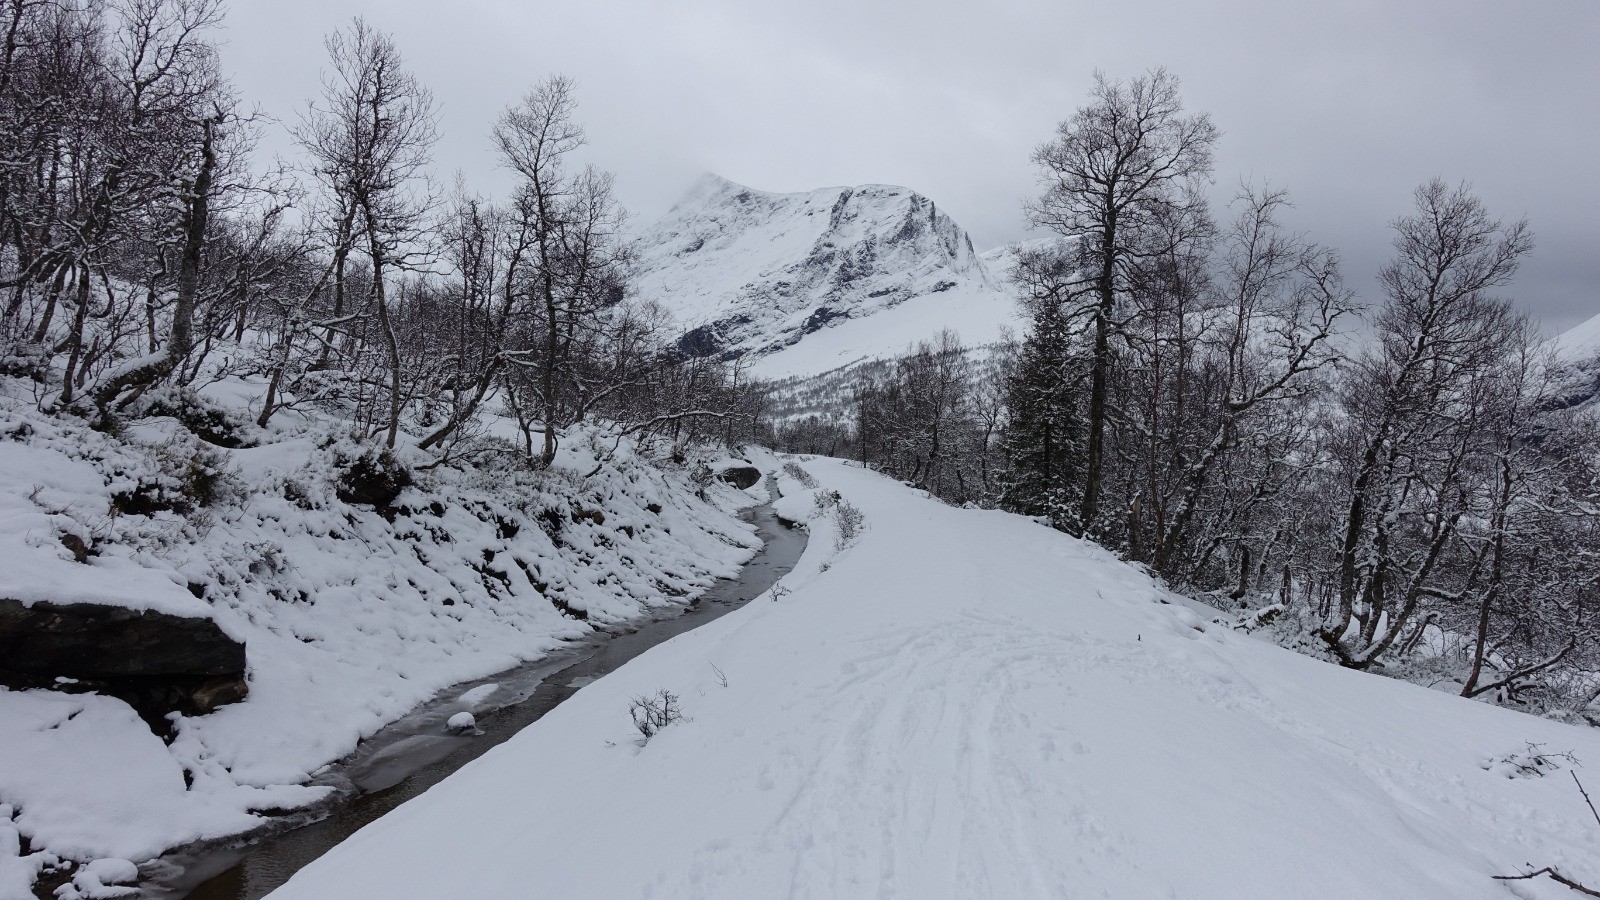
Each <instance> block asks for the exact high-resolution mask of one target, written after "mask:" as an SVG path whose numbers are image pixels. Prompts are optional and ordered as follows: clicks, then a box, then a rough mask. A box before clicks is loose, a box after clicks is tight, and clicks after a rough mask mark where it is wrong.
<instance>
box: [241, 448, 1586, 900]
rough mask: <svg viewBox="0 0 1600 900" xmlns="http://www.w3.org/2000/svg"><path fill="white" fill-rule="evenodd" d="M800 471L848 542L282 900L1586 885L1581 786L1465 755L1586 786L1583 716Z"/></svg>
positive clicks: (1046, 542) (1002, 520)
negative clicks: (843, 502)
mask: <svg viewBox="0 0 1600 900" xmlns="http://www.w3.org/2000/svg"><path fill="white" fill-rule="evenodd" d="M806 466H807V468H808V469H810V470H811V471H812V472H813V473H814V474H815V475H817V476H818V477H819V478H821V479H822V481H823V482H824V483H825V484H826V485H827V486H829V487H834V488H837V489H838V490H839V491H840V492H841V493H842V494H843V495H844V496H845V497H846V498H848V499H849V500H850V501H851V502H853V503H854V504H855V505H856V506H858V507H859V508H860V509H861V510H862V511H863V512H864V513H865V514H866V517H867V521H868V525H869V527H868V530H867V532H866V533H865V535H864V536H863V537H862V538H861V539H860V540H859V541H858V542H857V543H856V545H855V546H852V547H849V548H847V549H845V550H844V551H843V552H842V553H839V554H837V555H835V553H834V550H833V546H834V542H833V540H832V537H831V533H829V532H830V529H831V527H832V526H831V525H830V524H829V523H828V522H826V521H818V522H815V523H814V528H815V529H816V534H815V536H814V538H813V540H812V542H811V545H810V547H809V548H808V550H807V555H806V557H805V558H804V559H803V560H802V562H801V564H800V566H799V567H798V568H797V569H796V570H795V572H794V573H793V574H792V575H791V576H790V577H789V578H788V579H786V582H785V585H786V587H787V588H789V589H790V590H791V591H792V593H788V594H787V595H784V596H781V597H779V598H777V599H772V598H761V599H759V600H757V601H756V602H754V603H752V604H750V605H749V606H746V607H745V608H743V609H742V610H740V611H738V612H736V613H733V614H731V615H729V616H727V617H725V618H723V619H720V620H718V621H716V622H714V623H711V624H709V625H707V626H705V627H703V628H700V629H698V630H696V631H693V632H690V633H688V634H685V635H682V636H680V637H678V638H675V639H673V640H672V641H670V642H668V643H666V644H663V645H661V646H660V647H657V648H655V649H653V650H651V651H650V652H649V653H647V654H645V655H644V656H642V657H640V658H639V659H637V660H635V661H633V662H632V663H629V664H628V665H627V666H625V667H623V668H622V669H620V670H619V671H617V672H616V673H614V674H612V675H610V676H608V677H607V678H605V679H602V680H600V681H598V682H596V683H594V684H592V685H590V686H588V687H586V688H584V689H583V690H582V691H580V692H579V693H578V694H577V695H576V696H575V697H573V698H572V699H571V700H569V701H568V702H567V703H565V704H564V705H562V706H561V707H559V708H557V709H556V710H555V711H554V712H552V713H551V714H549V715H548V716H546V717H545V718H544V719H542V720H541V721H539V722H538V723H536V724H535V725H533V726H532V727H530V728H528V729H526V730H525V731H523V732H522V733H520V734H519V735H517V736H516V737H515V738H513V739H512V740H511V741H509V742H507V743H506V744H504V745H502V746H501V747H499V748H497V749H495V750H494V751H492V752H490V753H489V754H487V755H485V756H484V757H483V758H481V759H480V760H478V761H476V762H475V763H473V764H471V765H469V766H467V767H466V768H464V769H462V770H461V771H460V772H458V773H457V774H455V775H454V776H452V777H450V778H449V779H447V780H446V781H445V782H443V783H442V784H440V785H438V786H437V787H435V788H434V789H432V790H430V791H429V792H428V793H426V794H424V795H423V796H422V797H420V798H418V799H416V800H413V801H411V802H410V803H408V804H406V805H405V806H403V807H401V808H400V809H399V810H397V811H395V812H394V813H391V814H390V815H388V816H386V817H384V818H383V819H381V820H379V821H377V822H376V823H374V824H373V825H371V826H369V827H367V828H366V829H365V830H363V831H361V832H360V833H358V834H356V835H355V836H354V837H353V838H351V839H350V840H348V841H347V842H345V843H344V844H342V845H341V846H339V847H338V848H336V849H335V850H334V851H333V852H331V853H329V854H328V855H327V856H325V857H323V858H322V859H321V860H319V861H318V862H316V863H314V864H312V865H311V866H310V867H308V868H306V869H305V870H303V871H302V872H301V873H300V874H299V875H297V876H296V877H295V878H294V879H293V880H291V881H290V882H289V883H288V884H287V885H286V886H284V887H283V888H282V889H280V890H279V891H278V892H277V893H274V894H273V895H272V896H273V897H274V898H276V900H296V898H308V900H309V898H318V900H321V898H328V897H358V896H365V897H384V898H391V900H394V898H437V897H447V896H472V897H487V898H515V897H533V896H538V897H573V898H577V897H596V898H632V897H651V898H705V897H727V898H755V897H783V896H786V897H806V898H832V897H900V898H918V900H920V898H939V897H1006V898H1011V897H1118V898H1123V897H1126V898H1146V897H1182V898H1240V897H1260V898H1281V897H1330V898H1345V897H1349V898H1379V897H1417V898H1431V897H1437V898H1450V900H1459V898H1468V897H1509V896H1522V897H1550V898H1555V897H1564V896H1570V893H1569V892H1568V891H1567V890H1566V889H1565V888H1562V887H1560V886H1558V885H1555V884H1553V883H1551V882H1549V881H1548V880H1541V881H1524V882H1516V883H1507V882H1497V881H1493V880H1491V879H1490V876H1491V875H1494V874H1506V873H1512V872H1515V871H1517V870H1518V868H1519V866H1520V865H1521V864H1523V863H1525V862H1531V863H1533V864H1534V865H1535V866H1543V865H1556V866H1558V867H1559V868H1561V870H1562V871H1563V872H1564V873H1565V874H1567V875H1568V876H1570V877H1573V878H1577V879H1579V880H1582V881H1586V882H1588V883H1590V884H1591V885H1593V884H1596V883H1600V849H1597V848H1600V825H1597V824H1596V823H1595V822H1594V821H1593V820H1592V819H1591V818H1589V815H1590V814H1589V810H1588V809H1587V808H1586V807H1585V806H1584V805H1583V801H1582V798H1581V797H1580V796H1579V795H1578V792H1577V790H1576V788H1575V787H1574V786H1573V783H1572V780H1571V778H1570V776H1569V775H1568V774H1567V773H1566V772H1564V771H1558V772H1553V773H1551V774H1550V775H1548V776H1546V777H1542V778H1538V777H1535V778H1508V777H1505V775H1504V774H1502V772H1501V771H1499V770H1490V769H1486V768H1485V767H1484V763H1485V760H1487V759H1488V758H1490V757H1500V756H1505V755H1507V754H1511V753H1514V752H1517V751H1520V750H1523V749H1524V747H1525V744H1526V743H1527V742H1534V743H1542V744H1544V745H1545V747H1546V749H1548V750H1552V751H1567V750H1570V751H1573V753H1575V755H1576V756H1577V757H1578V758H1579V759H1580V760H1583V761H1585V762H1588V763H1590V765H1591V768H1590V769H1589V770H1588V771H1591V772H1594V773H1595V774H1594V775H1593V776H1591V777H1590V779H1589V786H1590V788H1591V793H1592V794H1593V793H1595V789H1596V788H1600V765H1597V764H1600V732H1597V731H1595V730H1592V729H1580V728H1576V727H1572V726H1565V725H1560V724H1556V723H1553V722H1549V721H1546V720H1542V719H1537V718H1534V717H1531V716H1525V715H1521V714H1518V713H1515V712H1510V711H1506V710H1501V709H1496V708H1493V707H1490V706H1487V705H1484V704H1480V703H1473V702H1469V701H1466V700H1461V699H1459V698H1455V697H1451V696H1447V695H1444V694H1440V693H1435V692H1430V691H1428V690H1425V689H1422V688H1419V687H1416V686H1413V685H1409V684H1405V683H1401V682H1397V681H1391V680H1387V679H1383V678H1380V677H1376V676H1370V675H1361V674H1356V673H1352V672H1348V671H1344V670H1341V669H1338V668H1337V667H1334V666H1331V665H1328V664H1325V663H1321V662H1317V661H1315V660H1312V659H1308V658H1305V657H1301V656H1297V655H1295V654H1293V653H1290V652H1288V651H1285V650H1282V649H1279V648H1276V647H1273V646H1269V645H1267V644H1265V643H1262V642H1259V641H1257V640H1255V639H1252V638H1250V637H1247V636H1242V635H1239V634H1235V633H1232V632H1230V631H1228V630H1227V629H1225V628H1222V627H1220V626H1217V625H1213V624H1209V623H1208V622H1207V621H1206V617H1205V616H1204V613H1203V610H1202V609H1201V608H1198V607H1191V606H1190V605H1189V604H1186V603H1184V602H1182V601H1178V600H1177V599H1176V598H1172V597H1170V596H1168V595H1166V594H1165V593H1164V592H1163V591H1162V590H1161V589H1160V588H1159V587H1157V586H1156V585H1155V584H1153V583H1152V582H1151V581H1150V580H1149V579H1148V578H1146V577H1145V576H1144V575H1142V574H1141V573H1139V572H1138V571H1136V570H1135V569H1133V568H1130V567H1128V566H1126V565H1124V564H1122V563H1120V562H1118V561H1117V560H1116V559H1115V558H1114V557H1112V556H1111V555H1110V554H1109V553H1106V552H1105V551H1103V550H1101V549H1099V548H1097V547H1095V546H1093V545H1091V544H1088V543H1084V542H1080V541H1077V540H1074V539H1071V538H1069V537H1066V536H1064V535H1061V534H1059V533H1056V532H1053V531H1050V530H1049V529H1046V528H1043V527H1040V526H1039V525H1036V524H1034V523H1032V522H1029V521H1027V520H1025V519H1022V518H1019V517H1015V516H1010V515H1006V514H1002V513H997V512H983V511H971V510H958V509H953V508H950V507H947V506H943V505H941V504H939V503H937V502H934V501H932V500H929V499H927V498H925V497H924V496H921V495H920V494H918V493H917V492H915V491H912V490H909V489H907V488H905V487H902V486H900V485H898V484H896V483H894V482H891V481H888V480H886V479H883V478H881V477H879V476H876V475H873V474H870V473H866V472H863V471H861V470H860V469H852V468H847V467H845V466H843V465H841V464H839V463H837V462H834V461H817V462H808V463H807V464H806ZM825 533H829V534H828V537H827V538H826V539H819V538H822V537H823V536H824V534H825ZM830 557H831V558H830ZM825 564H826V569H825V570H824V565H825ZM1163 599H1166V600H1171V601H1172V602H1171V603H1162V602H1159V601H1161V600H1163ZM713 666H715V667H716V668H715V669H714V668H713ZM718 670H720V671H721V672H723V673H726V682H727V683H726V686H723V684H722V683H721V681H722V679H721V678H720V677H719V675H718ZM662 688H665V689H668V690H671V691H674V692H676V693H677V694H678V695H679V696H680V697H681V698H682V705H683V709H684V712H685V713H686V715H687V716H688V717H689V719H690V720H691V721H688V722H684V723H680V724H677V725H674V726H672V727H669V728H667V729H665V730H664V731H662V732H661V733H660V734H659V735H658V736H656V737H655V738H654V739H653V740H651V741H650V742H649V743H648V745H646V746H643V747H640V746H638V744H637V743H636V742H635V740H634V739H635V738H637V734H636V733H635V732H634V731H633V730H632V726H631V723H630V721H629V715H628V705H629V700H630V698H632V697H633V696H635V695H641V694H647V693H652V692H654V691H656V690H658V689H662ZM1584 771H1585V770H1582V769H1579V775H1580V777H1582V776H1583V774H1584ZM1513 891H1515V893H1513Z"/></svg>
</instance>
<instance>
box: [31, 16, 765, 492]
mask: <svg viewBox="0 0 1600 900" xmlns="http://www.w3.org/2000/svg"><path fill="white" fill-rule="evenodd" d="M222 12H223V10H222V7H221V5H220V3H219V2H218V0H119V2H116V3H109V4H107V3H98V2H95V3H89V2H77V0H8V2H6V3H5V4H4V16H3V20H0V28H3V29H4V44H3V54H4V55H3V57H0V118H3V126H0V140H3V141H4V147H3V150H0V153H3V158H4V161H5V165H4V167H3V169H0V235H3V239H0V240H3V254H4V258H3V268H4V272H5V277H4V281H3V289H4V291H5V294H6V296H5V302H4V310H3V320H0V340H3V344H0V351H3V352H0V365H3V367H4V369H5V371H6V372H8V373H10V374H13V375H26V376H28V377H30V378H32V379H34V381H35V382H36V385H37V387H36V393H37V394H38V395H39V398H40V403H41V406H43V407H46V408H52V409H56V410H58V411H60V412H61V413H62V414H67V415H79V416H84V417H87V418H89V419H90V420H92V421H94V422H96V423H97V424H98V425H99V426H100V427H103V428H107V429H115V428H117V427H118V426H119V423H121V422H125V421H127V420H129V419H132V418H137V417H139V416H140V415H143V414H146V413H149V412H151V411H161V412H168V413H174V412H175V413H178V414H180V415H181V416H186V417H188V418H189V419H191V420H195V421H200V420H204V419H206V418H207V416H210V417H211V418H213V419H215V418H217V417H218V414H217V413H216V412H215V411H214V410H208V409H206V404H205V403H204V402H203V401H202V400H201V399H200V398H199V397H198V395H197V394H196V392H195V390H194V389H195V388H197V387H199V386H201V385H203V384H204V383H207V382H211V381H216V380H218V379H222V378H226V377H229V376H252V377H256V378H259V379H260V380H261V382H262V383H264V385H265V387H264V390H263V391H262V394H261V396H260V397H259V399H257V400H256V401H255V402H254V403H253V404H252V408H253V410H255V413H254V415H253V418H254V425H256V426H257V427H261V428H265V427H267V426H268V425H269V424H270V423H272V422H273V420H274V419H275V417H276V416H278V415H280V414H281V413H282V412H283V411H284V410H285V409H291V408H297V407H319V408H323V409H325V410H328V411H331V412H335V413H337V414H338V415H340V416H343V417H345V418H348V419H349V420H351V421H353V422H357V423H359V424H360V427H361V429H362V431H363V432H364V434H365V437H366V439H367V440H369V441H370V442H371V443H372V444H373V445H374V446H375V447H377V448H379V449H381V450H392V449H393V448H395V447H396V446H397V444H398V443H400V442H402V441H406V440H409V441H411V442H412V443H414V444H415V446H416V447H417V448H419V449H420V450H423V451H428V452H430V453H431V454H433V455H434V457H435V458H436V460H439V461H447V460H449V459H452V458H455V457H458V456H460V454H463V453H474V452H483V451H484V450H485V445H484V444H483V443H482V442H481V441H478V440H477V438H478V437H480V434H479V432H481V431H482V430H483V424H482V422H483V418H484V416H485V414H490V413H492V414H496V415H499V416H501V417H502V419H504V420H510V421H512V422H514V423H515V426H516V431H517V433H518V435H519V437H518V439H517V440H516V441H515V442H514V443H515V444H516V445H517V446H518V448H519V452H520V455H521V456H522V457H523V458H524V459H525V460H526V461H527V464H528V465H529V466H531V467H534V468H543V467H547V466H549V465H550V464H551V462H552V461H553V460H554V458H555V455H556V453H557V450H558V448H559V445H560V441H561V438H562V436H563V435H564V434H566V433H567V432H568V431H569V430H570V429H571V427H572V426H573V425H576V424H578V423H583V422H597V421H603V422H605V423H606V426H607V427H609V428H611V429H612V430H613V431H614V432H616V440H617V441H618V442H620V441H621V440H624V439H627V440H635V441H640V442H649V441H654V440H657V439H661V440H667V441H671V442H673V444H674V446H676V447H680V448H681V447H682V446H683V445H685V444H687V443H690V442H695V441H701V440H706V439H723V438H727V437H730V436H731V435H732V434H733V433H734V431H736V430H737V431H738V433H740V434H747V433H748V432H749V430H750V427H751V422H752V419H753V413H754V410H755V407H756V406H757V405H758V403H759V399H758V398H757V395H756V394H755V393H754V392H753V390H752V388H751V386H750V385H749V384H748V383H742V382H741V380H740V374H739V373H738V372H737V371H736V370H735V369H734V368H733V367H732V366H730V365H726V364H723V363H719V362H715V361H710V360H685V359H682V358H681V357H680V356H678V355H675V354H672V353H670V352H669V351H668V348H669V346H670V342H671V340H672V339H674V338H675V337H676V335H675V334H670V333H668V331H667V330H666V329H667V320H666V318H665V317H664V316H663V315H662V313H661V312H660V311H659V310H656V309H654V308H653V307H651V305H650V304H649V303H648V302H646V301H645V300H642V299H639V298H634V297H631V296H630V295H629V292H628V287H627V285H628V274H629V270H628V266H629V261H630V254H629V248H628V244H627V242H626V241H625V240H624V238H623V236H622V234H621V232H620V228H621V226H622V223H623V218H624V214H623V211H622V209H621V208H620V206H619V205H618V204H617V202H616V201H615V199H614V198H613V196H612V192H611V176H610V175H609V174H607V173H604V172H601V171H598V170H595V169H593V168H590V167H585V166H582V165H580V164H578V163H576V162H575V161H574V160H575V155H574V154H575V152H576V151H578V150H579V149H580V148H581V147H582V145H583V142H584V138H583V130H582V127H581V126H580V124H579V123H578V119H577V92H576V88H575V86H574V85H573V84H572V83H571V82H570V81H568V80H566V79H564V78H562V77H560V76H552V77H550V78H549V79H547V80H545V81H544V82H541V83H540V84H537V85H534V86H532V87H531V88H529V89H528V90H527V91H526V93H525V94H524V95H523V96H522V97H521V98H520V99H516V100H514V101H513V102H511V103H510V104H509V105H508V106H507V107H506V108H505V111H504V112H503V113H502V114H501V116H500V118H499V120H498V121H496V122H493V123H485V134H484V140H485V143H486V144H488V145H489V146H491V147H492V148H493V149H494V151H495V152H496V154H497V155H498V158H499V162H500V163H501V164H502V165H503V166H504V167H505V169H506V170H508V171H509V172H510V173H512V174H513V175H514V176H515V181H514V186H513V187H512V190H511V192H510V195H509V196H507V197H505V198H490V197H484V196H480V195H479V194H477V193H475V192H474V191H473V190H472V188H471V187H470V186H469V185H466V184H464V183H462V182H461V181H460V179H459V178H458V179H457V182H456V183H455V184H454V185H452V186H451V187H450V188H449V189H448V190H446V189H443V188H441V187H440V185H439V183H438V182H437V180H436V178H435V177H434V174H433V169H432V162H433V161H432V158H431V154H432V149H433V146H434V143H435V142H436V140H437V138H438V124H437V119H436V115H435V111H434V106H433V100H432V97H431V94H430V92H429V90H428V88H427V86H426V85H425V84H423V83H421V82H420V81H419V80H418V79H417V77H416V76H415V74H414V73H412V72H411V71H410V70H409V69H408V68H407V66H406V63H405V59H404V57H403V55H402V53H401V50H400V48H399V47H398V46H397V45H396V44H395V42H394V41H393V40H392V39H391V38H390V37H389V36H388V35H386V34H385V33H384V32H382V31H381V30H379V29H377V28H375V27H374V26H372V25H371V24H369V23H367V22H364V21H361V20H356V21H354V22H352V23H351V24H350V25H348V26H347V27H346V28H344V29H342V30H340V31H337V32H335V33H333V34H330V35H328V36H327V39H326V41H325V46H326V51H327V57H326V59H325V61H324V63H323V66H322V72H323V74H322V91H321V95H320V96H318V97H315V98H308V100H307V102H306V103H305V105H304V106H303V107H302V108H301V109H300V110H299V111H298V113H297V114H296V115H295V116H294V118H293V119H292V120H290V121H287V122H283V123H275V122H269V121H267V120H265V119H264V118H263V117H262V116H260V115H259V114H254V113H251V112H249V111H248V105H247V104H246V103H245V102H244V101H243V100H242V99H241V98H239V97H238V96H236V94H235V93H234V92H233V90H232V89H231V87H230V86H229V84H228V83H227V81H226V80H225V79H224V78H223V76H222V75H221V69H220V64H219V59H218V48H217V45H216V43H215V41H216V32H217V26H218V25H219V24H220V21H221V17H222ZM267 127H286V128H288V129H289V130H290V131H291V132H292V134H293V135H294V137H295V139H296V142H297V144H298V146H299V153H298V155H297V156H296V157H294V158H291V159H290V160H288V161H287V162H284V163H282V164H280V165H279V166H277V167H275V168H273V169H271V170H269V171H262V170H261V169H260V167H259V166H258V165H253V164H252V162H253V161H252V159H251V151H252V145H253V143H254V141H255V139H256V138H257V137H258V135H259V134H260V131H261V129H263V128H267ZM213 424H218V425H220V424H221V423H213ZM407 435H410V436H411V437H409V438H408V437H406V436H407ZM495 449H496V450H497V451H498V447H496V448H495Z"/></svg>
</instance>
